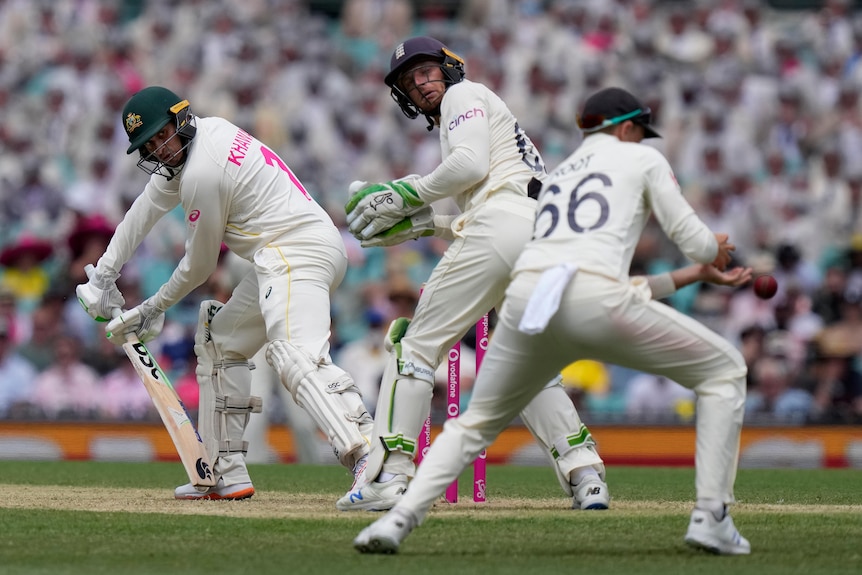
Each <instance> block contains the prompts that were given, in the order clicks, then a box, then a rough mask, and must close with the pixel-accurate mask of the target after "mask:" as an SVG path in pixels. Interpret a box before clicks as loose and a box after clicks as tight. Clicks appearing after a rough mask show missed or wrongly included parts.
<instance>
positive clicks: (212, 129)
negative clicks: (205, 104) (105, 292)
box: [98, 118, 334, 309]
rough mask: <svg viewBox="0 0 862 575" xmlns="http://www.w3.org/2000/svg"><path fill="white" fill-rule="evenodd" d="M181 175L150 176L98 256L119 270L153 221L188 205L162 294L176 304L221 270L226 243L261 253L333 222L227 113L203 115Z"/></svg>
mask: <svg viewBox="0 0 862 575" xmlns="http://www.w3.org/2000/svg"><path fill="white" fill-rule="evenodd" d="M196 122H197V133H196V134H195V137H194V139H192V143H191V145H190V146H189V147H188V148H187V154H188V158H187V159H186V162H185V165H184V166H183V168H182V170H181V171H180V173H179V175H178V176H177V177H175V178H173V179H172V180H170V181H168V180H167V178H165V177H163V176H159V175H155V174H154V175H153V176H151V177H150V180H149V182H148V183H147V185H146V187H145V188H144V192H143V193H142V194H141V195H140V196H138V198H136V199H135V201H134V203H133V204H132V206H131V208H129V211H128V212H127V213H126V215H125V217H124V218H123V221H122V222H121V223H120V225H119V226H117V230H116V232H115V234H114V237H113V238H112V239H111V242H110V245H109V246H108V248H107V250H106V251H105V255H104V256H102V258H101V259H100V260H99V266H98V269H99V271H100V272H103V273H104V271H106V270H108V271H114V272H119V270H120V269H121V268H122V267H123V265H124V264H125V263H126V262H127V261H128V260H129V259H130V258H131V257H132V254H133V253H134V251H135V250H136V249H137V247H138V246H139V245H140V243H141V242H142V241H143V239H144V237H145V236H146V235H147V233H148V232H149V231H150V230H151V229H152V227H153V225H155V223H156V222H157V221H158V220H159V219H160V218H161V217H162V216H164V215H165V214H167V213H168V212H170V211H171V210H172V209H174V208H175V207H176V206H177V205H182V208H183V211H184V212H185V219H186V230H187V240H186V246H185V248H186V253H185V255H184V256H183V258H182V260H181V261H180V262H179V264H178V265H177V268H176V270H174V273H173V274H172V275H171V278H170V279H169V280H168V282H167V283H166V284H165V285H163V286H162V287H161V289H159V292H158V293H157V294H156V305H158V306H159V307H160V308H161V309H167V307H169V306H171V305H174V304H175V303H177V302H178V301H180V300H181V299H182V298H183V297H184V296H186V295H187V294H188V293H190V292H191V291H192V290H193V289H195V288H196V287H197V286H199V285H201V284H202V283H203V282H204V281H206V279H207V278H208V277H209V276H210V275H211V274H212V273H213V271H215V269H216V265H217V263H218V256H219V252H220V249H221V244H222V242H224V244H225V245H227V247H228V248H230V249H231V250H232V251H233V252H235V253H236V254H237V255H239V256H241V257H243V258H245V259H247V260H249V261H254V253H255V252H256V251H258V250H259V249H261V248H263V247H265V246H267V245H270V244H284V243H287V242H288V239H287V238H288V237H289V236H290V235H292V234H297V233H306V232H310V231H312V230H313V229H314V228H316V227H319V226H329V227H334V224H333V222H332V220H331V218H330V217H329V215H328V214H327V213H326V212H325V211H324V210H323V208H321V207H320V206H319V205H318V204H317V202H315V201H314V200H313V199H312V198H311V196H310V195H309V194H308V192H307V191H306V190H305V188H304V187H303V186H302V184H301V182H300V181H299V179H298V178H297V177H296V176H295V175H294V174H293V172H291V170H290V168H288V166H287V164H285V163H284V161H283V160H281V158H279V157H278V156H277V155H276V154H275V153H274V152H273V151H272V150H270V149H269V148H268V147H267V146H265V145H264V144H263V143H261V142H260V141H259V140H257V139H255V138H253V137H252V136H250V135H249V134H248V133H246V132H245V131H243V130H241V129H240V128H238V127H237V126H235V125H233V124H231V123H230V122H228V121H227V120H224V119H222V118H197V119H196Z"/></svg>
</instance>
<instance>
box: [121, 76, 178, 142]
mask: <svg viewBox="0 0 862 575" xmlns="http://www.w3.org/2000/svg"><path fill="white" fill-rule="evenodd" d="M188 110H189V102H188V100H183V99H182V98H180V97H179V96H177V95H176V94H174V93H173V92H172V91H170V90H168V89H167V88H163V87H161V86H149V87H147V88H144V89H143V90H141V91H140V92H137V93H136V94H135V95H133V96H132V97H131V98H129V100H128V102H126V105H125V106H123V128H124V129H125V130H126V135H127V136H128V137H129V147H128V149H127V150H126V153H127V154H131V153H133V152H135V151H136V150H140V149H141V148H142V147H143V146H144V144H146V143H147V142H148V141H149V140H150V138H152V137H153V136H155V135H156V134H158V133H159V130H161V129H162V128H164V127H165V126H167V125H168V122H172V121H176V122H177V131H178V132H179V133H182V128H183V124H184V123H185V122H186V121H187V117H188V116H189V114H188Z"/></svg>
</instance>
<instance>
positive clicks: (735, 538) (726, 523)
mask: <svg viewBox="0 0 862 575" xmlns="http://www.w3.org/2000/svg"><path fill="white" fill-rule="evenodd" d="M685 542H686V543H688V544H689V545H691V546H692V547H697V548H699V549H705V550H706V551H709V552H710V553H715V554H716V555H748V554H749V553H751V544H750V543H749V542H748V539H746V538H745V537H743V536H742V535H740V534H739V531H737V530H736V526H734V524H733V519H731V518H730V515H729V514H727V513H725V515H724V518H723V519H722V520H721V521H719V520H717V519H716V518H715V515H713V514H712V512H710V511H704V510H703V509H697V508H695V509H694V511H692V512H691V521H690V522H689V524H688V532H686V534H685Z"/></svg>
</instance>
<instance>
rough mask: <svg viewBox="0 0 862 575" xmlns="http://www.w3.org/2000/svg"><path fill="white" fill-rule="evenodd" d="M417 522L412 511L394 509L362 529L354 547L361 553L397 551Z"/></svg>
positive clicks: (389, 552)
mask: <svg viewBox="0 0 862 575" xmlns="http://www.w3.org/2000/svg"><path fill="white" fill-rule="evenodd" d="M416 524H417V521H416V517H414V516H413V514H412V513H410V512H408V511H401V510H400V509H393V510H392V511H390V512H389V513H387V514H386V515H384V516H383V517H381V518H380V519H378V520H377V521H375V522H374V523H372V524H371V525H369V526H368V527H366V528H365V529H363V530H362V531H360V532H359V535H357V536H356V539H354V540H353V547H355V548H356V550H357V551H359V552H360V553H385V554H389V555H391V554H393V553H397V552H398V547H399V546H400V545H401V542H402V541H404V539H405V538H406V537H407V536H408V535H410V532H411V531H413V528H414V527H416Z"/></svg>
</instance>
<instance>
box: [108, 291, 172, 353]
mask: <svg viewBox="0 0 862 575" xmlns="http://www.w3.org/2000/svg"><path fill="white" fill-rule="evenodd" d="M164 327H165V310H163V309H159V308H158V307H156V304H155V301H154V298H149V299H148V300H145V301H144V302H143V303H142V304H141V305H139V306H138V307H135V308H132V309H130V310H128V311H124V312H122V313H120V315H118V316H117V317H115V318H114V319H112V320H111V321H110V322H109V323H108V325H107V326H106V327H105V331H106V332H107V336H108V339H109V340H111V341H113V342H114V343H118V344H120V345H122V344H124V343H126V334H128V333H134V334H135V335H136V336H138V340H140V341H141V342H142V343H147V342H148V341H151V340H153V339H155V338H156V337H158V335H159V334H160V333H162V328H164Z"/></svg>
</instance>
